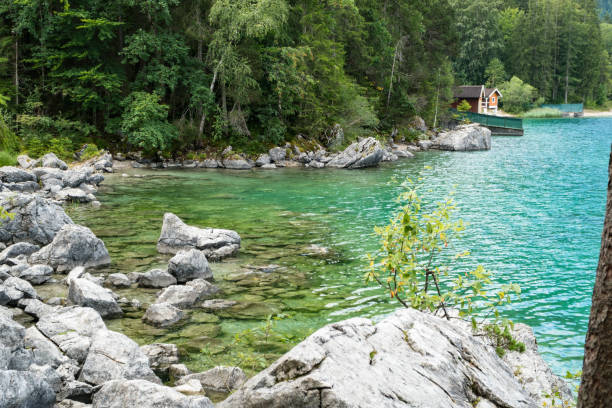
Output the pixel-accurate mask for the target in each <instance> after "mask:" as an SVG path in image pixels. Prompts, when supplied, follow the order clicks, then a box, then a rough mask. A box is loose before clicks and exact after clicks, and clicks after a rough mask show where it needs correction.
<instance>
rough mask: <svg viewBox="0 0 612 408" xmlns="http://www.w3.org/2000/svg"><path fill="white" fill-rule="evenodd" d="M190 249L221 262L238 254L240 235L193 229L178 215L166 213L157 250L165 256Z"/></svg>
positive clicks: (218, 230) (225, 231)
mask: <svg viewBox="0 0 612 408" xmlns="http://www.w3.org/2000/svg"><path fill="white" fill-rule="evenodd" d="M190 248H195V249H198V250H200V251H203V252H204V255H206V257H207V258H208V259H209V260H213V261H216V260H220V259H223V258H225V257H228V256H232V255H235V254H236V253H237V252H238V249H239V248H240V235H238V233H236V232H235V231H231V230H224V229H214V228H205V229H202V228H197V227H192V226H189V225H187V224H185V223H184V222H183V221H181V219H180V218H179V217H177V216H176V215H174V214H172V213H166V214H165V215H164V223H163V226H162V230H161V234H160V237H159V240H158V241H157V250H158V251H159V252H160V253H163V254H176V253H177V252H178V251H180V250H182V249H190Z"/></svg>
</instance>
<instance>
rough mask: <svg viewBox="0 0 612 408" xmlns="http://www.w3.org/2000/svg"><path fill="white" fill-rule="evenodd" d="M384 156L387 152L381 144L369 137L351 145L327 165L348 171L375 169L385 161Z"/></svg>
mask: <svg viewBox="0 0 612 408" xmlns="http://www.w3.org/2000/svg"><path fill="white" fill-rule="evenodd" d="M384 155H385V151H384V149H383V147H382V146H381V144H380V142H379V141H378V140H376V139H374V138H373V137H368V138H365V139H363V140H361V141H359V142H355V143H353V144H351V145H350V146H349V147H347V148H346V149H345V150H344V151H343V152H341V153H339V154H338V155H336V156H335V157H334V158H333V159H332V160H331V161H330V162H329V163H327V166H328V167H335V168H346V169H359V168H364V167H375V166H378V164H379V163H380V162H381V161H382V160H383V157H384Z"/></svg>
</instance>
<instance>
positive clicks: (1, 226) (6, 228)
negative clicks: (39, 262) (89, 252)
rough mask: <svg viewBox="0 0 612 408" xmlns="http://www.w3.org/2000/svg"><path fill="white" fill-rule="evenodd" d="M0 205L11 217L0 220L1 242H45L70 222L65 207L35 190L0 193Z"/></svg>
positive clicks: (49, 240) (37, 243)
mask: <svg viewBox="0 0 612 408" xmlns="http://www.w3.org/2000/svg"><path fill="white" fill-rule="evenodd" d="M0 207H4V209H5V210H6V211H8V212H9V213H11V214H13V218H12V219H9V220H4V221H2V222H0V242H3V243H5V244H14V243H17V242H29V243H32V244H36V245H47V244H48V243H50V242H51V241H52V240H53V238H54V237H55V235H56V234H57V233H58V232H59V230H60V229H61V228H62V227H63V226H64V225H71V224H73V222H72V220H71V219H70V217H68V216H67V215H66V213H65V212H64V210H63V209H62V208H61V207H60V206H58V205H56V204H54V203H52V202H51V201H49V200H47V199H45V198H43V197H41V196H39V195H36V194H16V193H0Z"/></svg>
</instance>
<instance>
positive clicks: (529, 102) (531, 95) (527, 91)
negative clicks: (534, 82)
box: [499, 76, 537, 113]
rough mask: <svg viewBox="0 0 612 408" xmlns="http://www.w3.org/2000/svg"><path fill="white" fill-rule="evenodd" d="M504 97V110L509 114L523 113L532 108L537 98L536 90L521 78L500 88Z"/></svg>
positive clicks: (512, 79) (514, 79)
mask: <svg viewBox="0 0 612 408" xmlns="http://www.w3.org/2000/svg"><path fill="white" fill-rule="evenodd" d="M499 90H500V92H501V93H502V95H504V99H503V103H504V106H503V108H504V110H505V111H506V112H509V113H521V112H525V111H527V110H528V109H529V108H531V107H532V106H533V104H534V102H535V98H536V97H537V94H536V89H535V88H534V87H533V86H531V85H529V84H527V83H524V82H523V81H522V80H521V79H520V78H517V77H515V76H514V77H512V78H511V79H510V81H506V82H504V83H503V84H501V85H500V86H499Z"/></svg>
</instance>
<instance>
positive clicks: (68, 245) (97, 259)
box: [30, 224, 111, 272]
mask: <svg viewBox="0 0 612 408" xmlns="http://www.w3.org/2000/svg"><path fill="white" fill-rule="evenodd" d="M30 261H31V262H32V263H40V264H47V265H50V266H51V267H53V269H55V270H56V271H58V272H66V271H70V270H72V269H73V268H75V267H77V266H83V267H94V268H95V267H100V266H106V265H109V264H110V262H111V259H110V255H109V254H108V251H107V249H106V246H105V245H104V242H102V240H100V239H98V238H97V237H96V236H95V235H94V233H93V232H91V230H90V229H89V228H87V227H83V226H81V225H74V224H70V225H65V226H63V227H62V229H61V230H60V231H59V232H58V233H57V235H56V236H55V238H54V239H53V241H52V242H51V243H50V244H49V245H47V246H45V247H44V248H42V249H41V250H40V251H38V252H36V253H34V254H32V256H31V257H30Z"/></svg>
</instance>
